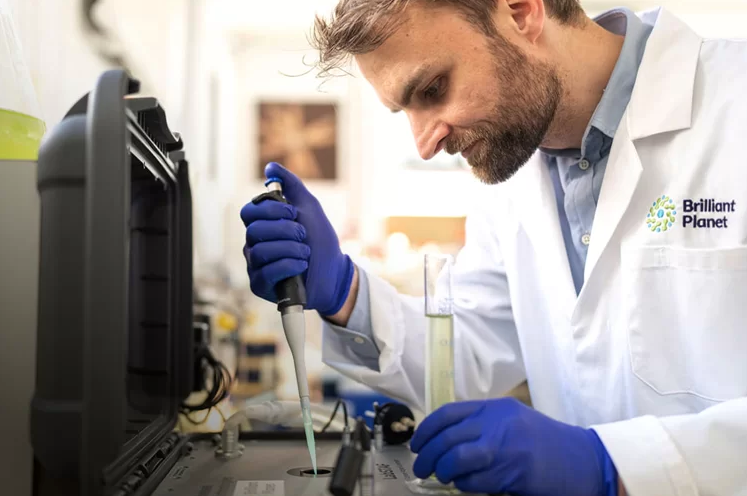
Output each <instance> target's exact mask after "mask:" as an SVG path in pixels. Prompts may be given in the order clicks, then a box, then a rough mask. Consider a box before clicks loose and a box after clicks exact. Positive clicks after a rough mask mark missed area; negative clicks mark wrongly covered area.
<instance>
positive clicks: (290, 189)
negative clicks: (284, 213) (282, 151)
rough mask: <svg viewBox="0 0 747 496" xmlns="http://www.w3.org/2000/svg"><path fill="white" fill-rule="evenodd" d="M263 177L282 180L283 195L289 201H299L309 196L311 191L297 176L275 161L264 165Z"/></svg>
mask: <svg viewBox="0 0 747 496" xmlns="http://www.w3.org/2000/svg"><path fill="white" fill-rule="evenodd" d="M265 177H267V179H269V178H271V177H277V178H279V179H280V180H281V181H282V182H283V196H285V197H286V198H287V199H288V201H289V202H291V203H301V202H303V201H305V200H306V199H307V198H308V197H310V196H311V193H309V190H307V189H306V186H304V184H303V183H302V182H301V180H300V179H299V178H298V176H296V175H295V174H293V173H292V172H291V171H289V170H288V169H286V168H285V167H283V166H282V165H280V164H278V163H277V162H270V163H269V164H267V166H266V167H265Z"/></svg>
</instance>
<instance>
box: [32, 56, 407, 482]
mask: <svg viewBox="0 0 747 496" xmlns="http://www.w3.org/2000/svg"><path fill="white" fill-rule="evenodd" d="M137 87H138V84H137V81H135V80H133V79H131V78H129V77H128V76H127V75H126V73H125V72H124V71H121V70H112V71H107V72H106V73H104V74H103V75H102V76H101V78H100V79H99V80H98V82H97V83H96V86H95V88H94V90H93V91H92V92H91V94H90V95H86V96H85V97H84V98H82V99H81V100H80V101H78V102H77V103H76V104H75V105H73V107H72V108H71V109H70V111H69V112H68V113H67V115H66V116H65V117H64V118H63V120H62V121H61V122H60V123H59V124H57V125H56V126H55V127H54V128H52V129H51V130H50V133H49V135H48V137H47V138H46V139H45V142H44V143H43V144H42V146H41V148H40V152H39V160H38V163H39V166H38V171H39V174H38V179H37V182H36V188H37V189H38V196H39V201H40V211H39V212H38V213H40V216H39V219H38V224H37V225H38V227H39V233H40V238H39V257H38V260H37V262H38V265H37V266H36V267H37V269H38V288H39V298H38V302H39V304H38V308H37V309H36V310H35V312H36V315H35V316H36V320H37V321H38V325H37V326H36V331H37V332H36V336H35V337H36V355H37V357H38V359H37V361H36V374H34V376H33V377H35V390H34V395H33V401H32V403H31V417H30V420H31V432H30V438H31V444H32V447H33V455H34V463H33V472H34V474H33V478H34V493H33V494H34V496H103V495H107V496H172V495H176V494H178V495H180V496H218V495H220V496H234V495H252V496H253V495H256V494H269V495H274V496H290V495H309V496H311V495H314V496H321V495H328V494H331V492H330V491H331V489H334V491H335V492H337V493H338V494H340V495H342V496H351V493H352V494H358V493H353V491H351V486H352V482H355V488H352V489H353V490H355V491H357V490H358V489H361V490H362V493H361V494H367V495H370V496H408V495H410V494H411V493H410V491H409V490H408V488H407V486H406V483H407V481H408V480H410V479H411V478H412V465H413V461H414V459H415V457H414V455H413V454H412V453H411V452H410V450H409V449H408V448H407V446H406V445H404V444H396V445H390V444H388V441H387V439H388V437H387V423H388V424H390V425H391V431H392V432H393V433H394V432H399V433H403V434H404V436H405V437H408V436H409V434H410V433H409V432H407V431H409V429H410V427H411V426H412V423H413V420H412V416H411V415H410V414H409V413H408V412H407V410H406V409H401V408H400V409H396V408H394V407H391V408H386V405H385V406H384V407H382V410H380V411H381V412H383V413H382V415H381V418H382V419H383V421H384V429H383V434H384V443H383V446H382V448H381V449H373V450H372V449H371V446H370V445H371V442H370V441H371V440H370V437H369V436H370V433H368V434H365V433H366V431H365V429H363V430H357V431H356V432H357V434H356V436H355V439H354V442H352V441H353V440H350V439H346V436H345V433H344V421H343V422H340V421H337V422H336V423H335V422H334V421H333V422H332V423H329V429H330V430H328V431H326V432H320V433H319V434H317V441H318V443H319V446H318V450H319V452H318V462H319V466H317V467H316V476H315V475H314V468H313V467H310V466H309V463H308V451H307V445H306V443H305V434H304V432H302V431H301V430H300V429H287V430H279V431H275V430H273V431H266V432H259V431H250V432H241V433H237V435H236V438H235V439H234V441H235V443H237V444H238V445H240V446H241V448H239V449H238V450H237V451H240V452H243V453H242V456H236V457H231V458H226V457H221V456H216V451H217V449H218V448H220V446H221V435H220V433H218V432H216V433H199V434H186V433H184V432H180V430H179V429H176V428H177V427H178V411H179V405H180V404H181V403H182V402H183V401H184V399H185V398H187V397H188V396H189V395H190V393H191V392H192V390H193V384H194V382H195V373H194V364H195V358H196V356H195V355H194V354H193V351H194V348H193V345H194V341H195V336H196V334H193V333H192V330H193V329H195V328H196V327H199V326H196V325H195V324H196V323H198V320H196V319H195V317H198V315H195V313H194V312H193V292H192V291H193V280H192V263H193V258H192V228H191V227H192V210H191V208H192V206H191V192H190V183H189V170H188V169H189V166H190V164H189V163H188V162H187V160H186V158H185V154H184V151H183V150H182V146H183V145H182V143H181V139H180V138H179V137H178V135H176V134H175V133H173V132H171V131H170V130H169V127H168V124H167V121H166V114H165V112H164V110H163V108H161V107H160V105H159V103H158V101H157V100H155V99H152V98H143V97H136V96H134V95H132V94H133V93H135V92H136V91H137ZM32 185H33V183H32ZM24 214H25V212H24ZM102 233H104V234H103V235H102ZM32 334H33V332H32ZM291 403H293V408H291V407H290V405H291ZM247 410H250V411H249V413H248V415H249V416H252V417H258V418H259V419H264V420H267V421H271V422H273V421H277V422H280V421H283V422H285V421H287V422H288V423H289V424H292V425H294V426H295V425H297V423H298V421H299V419H298V417H299V416H301V414H300V412H301V408H300V405H299V402H295V401H294V402H280V404H278V403H273V404H259V405H254V406H251V407H247ZM386 412H389V413H388V414H387V413H386ZM323 413H325V415H322V414H323ZM286 414H287V416H284V415H286ZM312 415H313V418H314V420H315V422H316V423H317V424H321V423H323V421H324V417H325V416H328V412H323V411H322V407H321V405H316V404H315V405H313V406H312ZM346 417H347V415H346ZM333 420H334V419H333ZM234 422H235V421H233V422H231V425H235V424H234ZM301 423H303V417H302V416H301ZM395 424H398V425H395ZM358 425H360V422H359V423H358ZM403 427H408V429H407V430H406V431H403ZM341 428H342V431H343V432H340V430H341ZM358 429H362V428H358ZM396 439H397V441H402V439H401V438H396ZM342 446H352V448H353V449H355V450H357V451H358V452H359V454H362V455H363V459H364V460H363V461H364V463H362V464H361V466H360V467H361V470H360V473H359V474H355V473H353V474H352V477H351V474H349V473H346V472H345V471H344V470H339V469H338V463H337V461H336V460H340V459H341V456H340V451H341V447H342ZM348 452H349V453H353V452H352V451H348ZM348 456H349V455H346V456H345V457H344V460H343V461H346V460H348V459H349V458H348ZM352 456H353V458H357V457H358V456H357V455H355V454H353V455H352ZM353 461H355V460H353ZM369 462H370V463H369ZM354 465H355V464H354ZM338 472H339V475H340V477H339V478H338V479H335V480H336V483H335V485H334V486H333V487H331V486H332V484H331V481H332V480H333V478H334V477H333V476H334V475H335V474H336V473H338ZM338 482H339V484H338ZM18 494H20V493H18Z"/></svg>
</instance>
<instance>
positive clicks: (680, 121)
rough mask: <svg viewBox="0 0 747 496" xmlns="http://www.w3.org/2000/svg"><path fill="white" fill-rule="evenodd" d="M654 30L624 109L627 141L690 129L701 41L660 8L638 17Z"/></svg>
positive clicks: (681, 23) (665, 10)
mask: <svg viewBox="0 0 747 496" xmlns="http://www.w3.org/2000/svg"><path fill="white" fill-rule="evenodd" d="M640 16H641V19H642V20H643V22H644V23H647V24H653V26H654V28H653V31H652V32H651V36H650V37H649V40H648V43H647V44H646V50H645V52H644V54H643V59H642V60H641V66H640V69H639V71H638V79H637V81H636V85H635V87H634V88H633V94H632V95H631V99H630V104H629V106H628V113H627V119H628V128H629V131H630V132H629V134H630V139H631V140H633V141H636V140H638V139H641V138H646V137H649V136H654V135H656V134H661V133H666V132H670V131H679V130H682V129H687V128H689V127H690V124H691V120H692V101H693V91H694V86H695V71H696V69H697V65H698V57H699V54H700V46H701V44H702V41H703V40H702V38H701V37H700V36H698V35H697V34H696V33H695V32H694V31H693V30H692V29H691V28H690V27H689V26H687V25H686V24H685V23H684V22H682V21H681V20H680V19H678V18H677V17H676V16H674V14H672V13H671V12H669V11H668V10H667V9H664V8H657V9H653V10H650V11H646V12H643V13H642V14H640Z"/></svg>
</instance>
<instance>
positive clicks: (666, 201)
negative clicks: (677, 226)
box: [646, 195, 677, 232]
mask: <svg viewBox="0 0 747 496" xmlns="http://www.w3.org/2000/svg"><path fill="white" fill-rule="evenodd" d="M676 218H677V207H676V206H675V204H674V201H673V200H672V199H671V198H670V197H668V196H667V195H662V196H661V197H660V198H657V199H656V201H654V202H653V204H652V205H651V207H649V209H648V215H646V226H647V227H648V228H649V229H650V230H651V232H662V231H668V230H669V229H670V228H671V227H672V226H674V221H675V219H676Z"/></svg>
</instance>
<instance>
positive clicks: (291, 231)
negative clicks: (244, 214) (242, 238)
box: [246, 220, 306, 248]
mask: <svg viewBox="0 0 747 496" xmlns="http://www.w3.org/2000/svg"><path fill="white" fill-rule="evenodd" d="M304 239H306V229H304V227H303V226H302V225H301V224H299V223H298V222H293V221H292V220H255V221H254V222H252V223H251V224H249V227H247V228H246V244H247V245H248V246H249V247H250V248H251V247H253V246H254V245H256V244H257V243H262V242H265V241H283V240H285V241H299V242H300V241H303V240H304Z"/></svg>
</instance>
